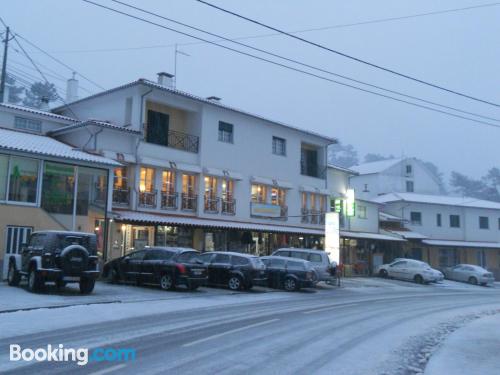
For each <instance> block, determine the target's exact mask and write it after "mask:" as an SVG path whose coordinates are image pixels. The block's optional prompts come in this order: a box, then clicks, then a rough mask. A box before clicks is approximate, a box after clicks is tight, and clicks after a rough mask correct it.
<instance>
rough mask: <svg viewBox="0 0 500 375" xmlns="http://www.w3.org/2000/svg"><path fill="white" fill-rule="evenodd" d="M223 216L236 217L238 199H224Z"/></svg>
mask: <svg viewBox="0 0 500 375" xmlns="http://www.w3.org/2000/svg"><path fill="white" fill-rule="evenodd" d="M221 212H222V214H223V215H236V199H222V211H221Z"/></svg>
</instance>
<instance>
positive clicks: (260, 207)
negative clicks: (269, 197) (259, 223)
mask: <svg viewBox="0 0 500 375" xmlns="http://www.w3.org/2000/svg"><path fill="white" fill-rule="evenodd" d="M250 214H251V215H252V216H262V217H281V206H277V205H274V204H265V203H252V206H251V212H250Z"/></svg>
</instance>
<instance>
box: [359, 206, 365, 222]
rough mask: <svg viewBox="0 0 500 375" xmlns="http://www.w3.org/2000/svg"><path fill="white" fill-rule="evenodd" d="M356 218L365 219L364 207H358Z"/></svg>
mask: <svg viewBox="0 0 500 375" xmlns="http://www.w3.org/2000/svg"><path fill="white" fill-rule="evenodd" d="M358 218H360V219H366V206H358Z"/></svg>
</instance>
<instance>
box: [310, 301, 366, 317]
mask: <svg viewBox="0 0 500 375" xmlns="http://www.w3.org/2000/svg"><path fill="white" fill-rule="evenodd" d="M356 305H359V303H348V304H345V305H335V306H330V307H323V308H321V309H316V310H309V311H304V312H303V313H302V314H312V313H315V312H321V311H328V310H334V309H339V308H341V307H348V306H356Z"/></svg>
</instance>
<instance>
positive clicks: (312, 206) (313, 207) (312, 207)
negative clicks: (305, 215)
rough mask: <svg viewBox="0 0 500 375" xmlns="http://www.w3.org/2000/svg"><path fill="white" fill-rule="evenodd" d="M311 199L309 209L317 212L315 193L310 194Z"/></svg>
mask: <svg viewBox="0 0 500 375" xmlns="http://www.w3.org/2000/svg"><path fill="white" fill-rule="evenodd" d="M309 199H310V202H311V203H310V205H309V207H311V210H313V211H315V210H316V194H314V193H310V194H309Z"/></svg>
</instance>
